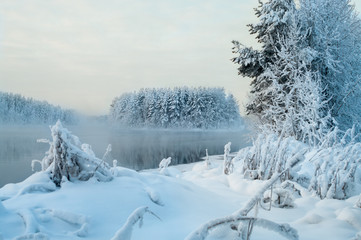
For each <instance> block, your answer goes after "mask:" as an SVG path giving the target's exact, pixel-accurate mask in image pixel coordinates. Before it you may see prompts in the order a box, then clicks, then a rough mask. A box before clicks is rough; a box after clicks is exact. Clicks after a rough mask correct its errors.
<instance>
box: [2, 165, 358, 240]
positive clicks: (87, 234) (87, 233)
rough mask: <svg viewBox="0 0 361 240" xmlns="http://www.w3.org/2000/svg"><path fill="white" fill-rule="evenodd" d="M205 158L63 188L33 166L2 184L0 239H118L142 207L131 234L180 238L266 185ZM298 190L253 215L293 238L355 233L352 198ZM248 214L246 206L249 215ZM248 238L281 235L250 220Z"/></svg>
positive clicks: (121, 171)
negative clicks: (290, 231) (287, 203)
mask: <svg viewBox="0 0 361 240" xmlns="http://www.w3.org/2000/svg"><path fill="white" fill-rule="evenodd" d="M210 162H211V167H210V168H207V167H206V166H205V163H204V162H200V163H197V164H188V165H179V166H175V167H168V168H166V169H165V170H163V171H162V172H159V171H158V170H149V171H143V172H140V173H138V172H135V171H133V170H129V169H125V168H120V167H117V168H116V169H113V171H116V172H115V173H114V174H115V175H116V176H117V177H115V178H114V179H113V180H112V181H110V182H98V181H96V180H95V179H94V178H92V179H90V180H89V181H86V182H81V181H77V182H64V183H62V186H61V188H56V187H55V185H54V183H53V182H52V181H50V180H49V177H48V174H47V173H46V172H39V173H35V174H33V175H32V176H30V177H29V178H28V179H26V180H25V181H24V182H21V183H18V184H8V185H6V186H4V187H3V188H1V189H0V199H1V200H2V201H1V202H0V239H112V238H113V237H114V239H116V237H117V236H121V234H124V233H126V234H129V233H130V230H131V229H130V228H128V229H127V230H126V231H125V232H124V231H123V232H121V231H120V232H119V231H118V230H121V228H122V226H123V225H126V222H127V219H128V217H129V216H130V215H131V214H132V213H135V215H134V214H133V218H129V219H128V224H129V223H131V221H132V220H137V219H136V218H134V216H135V217H140V216H141V215H142V214H143V213H145V214H144V219H143V224H142V227H141V228H138V225H136V226H134V227H133V231H132V236H131V237H132V238H131V239H133V240H136V239H139V240H144V239H158V240H161V239H164V240H170V239H172V240H176V239H185V238H186V237H187V236H188V235H189V234H190V233H191V232H192V231H194V230H195V229H197V228H198V227H199V226H200V225H202V224H204V223H206V222H208V221H209V220H212V219H215V218H220V217H225V216H228V215H230V214H232V213H233V212H235V211H237V210H239V209H241V208H242V207H243V206H244V205H245V204H246V202H247V201H248V200H249V199H251V198H252V196H253V195H254V194H255V193H256V192H257V190H258V189H260V188H261V187H262V185H263V184H265V182H264V181H258V180H252V181H251V180H247V179H243V178H242V177H241V175H239V174H238V173H237V172H235V173H233V174H231V175H224V174H223V163H222V162H221V161H220V160H217V159H216V158H211V159H210ZM301 195H302V196H300V197H295V199H294V207H293V208H275V207H272V209H271V211H265V210H263V209H261V208H259V209H258V217H261V218H264V219H268V220H271V221H274V222H276V223H287V224H289V225H290V226H291V227H293V228H295V229H296V230H297V231H298V235H299V239H309V240H312V239H315V240H316V239H317V240H318V239H328V240H333V239H334V240H340V239H361V208H357V207H355V204H356V202H357V200H358V197H351V198H349V199H348V200H345V201H344V200H333V199H325V200H320V199H319V198H318V197H316V196H312V195H311V194H310V193H309V192H308V191H307V190H306V189H304V191H302V189H301ZM140 207H148V208H147V209H145V208H140ZM137 209H138V210H137ZM135 210H137V211H136V212H134V211H135ZM146 211H148V212H146ZM140 213H141V215H139V214H140ZM137 214H138V215H137ZM254 214H255V212H254V211H253V210H252V212H250V213H249V214H248V216H251V217H252V216H254ZM158 218H159V219H158ZM123 230H124V229H123ZM117 231H118V232H117ZM229 232H234V231H233V230H231V229H230V228H227V229H224V228H223V229H218V230H215V231H212V232H211V234H210V235H209V237H208V238H207V239H230V238H229V235H227V233H229ZM357 233H359V235H358V237H357ZM118 239H124V237H123V238H118ZM251 239H283V238H282V236H280V235H278V233H276V232H272V231H269V230H265V229H263V228H260V227H257V226H255V227H254V229H253V232H252V236H251Z"/></svg>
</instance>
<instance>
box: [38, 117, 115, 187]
mask: <svg viewBox="0 0 361 240" xmlns="http://www.w3.org/2000/svg"><path fill="white" fill-rule="evenodd" d="M51 135H52V141H51V142H49V144H50V148H49V150H48V152H47V153H46V156H45V157H44V158H43V160H42V161H41V163H42V169H43V171H47V172H49V173H50V175H51V179H52V180H53V182H54V183H55V184H56V185H57V186H60V185H61V182H62V180H63V178H65V179H67V180H68V181H74V180H88V179H89V178H91V177H93V176H94V177H95V178H96V179H97V180H99V181H109V180H111V179H112V175H111V172H110V167H109V166H108V164H107V163H105V162H104V161H102V160H100V159H98V158H96V157H95V155H94V153H93V151H92V150H91V147H90V145H88V144H83V145H82V144H81V143H80V141H79V139H78V138H77V137H76V136H74V135H72V134H71V133H70V132H69V131H68V130H67V129H66V128H64V127H63V126H62V124H61V122H60V121H58V122H57V123H56V124H55V125H54V126H52V127H51Z"/></svg>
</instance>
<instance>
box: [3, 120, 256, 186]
mask: <svg viewBox="0 0 361 240" xmlns="http://www.w3.org/2000/svg"><path fill="white" fill-rule="evenodd" d="M65 127H67V128H68V129H69V130H70V131H71V132H72V133H73V134H74V135H76V136H78V137H79V139H80V141H81V142H82V143H88V144H90V145H91V146H92V149H93V151H94V153H95V154H96V156H97V157H98V158H102V156H103V154H104V152H105V150H106V148H107V146H108V144H111V145H112V152H111V156H110V157H108V158H107V159H106V161H107V162H108V163H109V164H110V165H111V164H112V160H113V159H117V160H118V166H122V167H127V168H132V169H135V170H142V169H149V168H157V167H158V165H159V162H160V161H161V160H162V159H163V158H167V157H171V158H172V163H171V165H175V164H183V163H191V162H196V161H200V160H201V158H202V157H204V156H205V149H206V148H207V149H208V153H209V154H210V155H214V154H223V151H224V145H225V144H226V143H227V142H232V151H237V150H239V149H240V148H242V147H244V146H247V145H249V142H248V137H247V135H246V134H247V133H246V131H245V130H241V129H237V130H234V129H233V130H206V131H205V130H168V129H167V130H163V129H114V128H110V127H108V126H106V125H100V124H99V125H82V126H65ZM41 138H46V139H51V133H50V129H49V127H48V126H6V127H4V126H2V127H0V187H2V186H3V185H5V184H7V183H16V182H19V181H22V180H24V179H25V178H26V177H28V176H29V175H31V174H32V173H33V172H32V170H31V161H32V160H33V159H38V160H41V159H42V158H43V157H44V155H45V152H46V151H47V150H48V149H49V145H48V144H47V143H37V139H41ZM36 170H38V171H39V170H40V165H37V166H36Z"/></svg>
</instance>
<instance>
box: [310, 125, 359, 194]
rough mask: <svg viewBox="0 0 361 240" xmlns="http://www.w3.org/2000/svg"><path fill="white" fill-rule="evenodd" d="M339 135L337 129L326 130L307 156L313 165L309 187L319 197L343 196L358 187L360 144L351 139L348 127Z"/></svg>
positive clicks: (353, 137) (353, 136)
mask: <svg viewBox="0 0 361 240" xmlns="http://www.w3.org/2000/svg"><path fill="white" fill-rule="evenodd" d="M339 135H340V133H339V131H338V129H335V130H334V131H332V132H330V134H329V137H328V138H326V139H325V140H324V143H323V144H322V145H321V146H320V147H319V148H318V149H317V151H316V152H315V153H314V154H313V155H312V157H311V159H309V161H312V162H313V164H314V165H315V171H314V175H313V177H312V179H311V183H310V186H309V189H310V190H312V191H315V192H316V193H317V195H319V196H320V197H321V198H336V199H345V198H348V197H350V196H353V195H355V187H356V185H359V186H361V168H360V164H361V143H360V142H355V139H356V138H357V135H355V134H354V131H352V129H351V130H349V131H347V132H346V133H345V134H344V135H343V137H342V138H340V137H338V136H339Z"/></svg>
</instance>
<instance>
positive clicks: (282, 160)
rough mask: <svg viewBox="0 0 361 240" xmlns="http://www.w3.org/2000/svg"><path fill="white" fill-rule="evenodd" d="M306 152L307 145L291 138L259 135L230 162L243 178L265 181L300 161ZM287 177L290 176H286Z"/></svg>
mask: <svg viewBox="0 0 361 240" xmlns="http://www.w3.org/2000/svg"><path fill="white" fill-rule="evenodd" d="M307 150H308V147H307V145H305V144H303V143H301V142H299V141H297V140H295V139H294V138H292V137H289V138H281V137H277V136H276V135H262V134H260V135H259V136H258V137H257V139H256V140H255V141H254V143H253V145H252V146H251V147H247V148H244V149H241V150H240V151H239V152H238V153H237V155H236V157H235V158H234V159H233V160H232V161H233V162H234V164H235V166H236V168H237V171H239V172H240V173H241V174H244V175H245V177H247V178H250V179H261V180H267V179H270V178H271V177H272V175H273V174H275V173H280V172H282V171H283V170H285V169H286V168H287V167H292V166H293V165H294V164H295V163H297V162H300V161H302V160H303V157H304V156H303V154H304V153H305V152H306V151H307ZM302 153H303V154H302ZM290 174H292V171H290ZM289 177H292V176H288V175H287V178H289ZM285 178H286V177H285Z"/></svg>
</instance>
